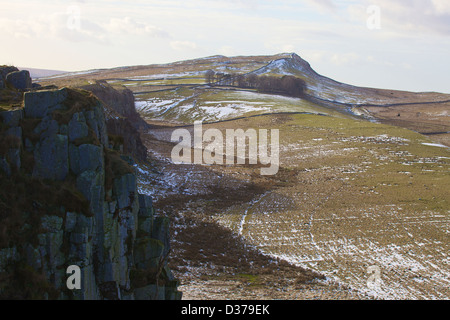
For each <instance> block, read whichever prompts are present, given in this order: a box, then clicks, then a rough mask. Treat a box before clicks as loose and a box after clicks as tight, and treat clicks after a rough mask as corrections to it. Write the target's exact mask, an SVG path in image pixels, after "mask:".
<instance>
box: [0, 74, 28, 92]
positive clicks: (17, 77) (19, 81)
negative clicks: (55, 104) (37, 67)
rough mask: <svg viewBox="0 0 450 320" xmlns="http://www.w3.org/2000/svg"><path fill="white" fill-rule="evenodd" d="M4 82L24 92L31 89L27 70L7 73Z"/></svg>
mask: <svg viewBox="0 0 450 320" xmlns="http://www.w3.org/2000/svg"><path fill="white" fill-rule="evenodd" d="M5 80H6V83H7V84H9V85H10V86H12V87H14V88H16V89H18V90H26V89H31V88H32V87H33V84H32V81H31V77H30V72H29V71H27V70H21V71H14V72H11V73H8V74H7V75H6V79H5Z"/></svg>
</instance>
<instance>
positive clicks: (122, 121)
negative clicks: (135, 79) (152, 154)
mask: <svg viewBox="0 0 450 320" xmlns="http://www.w3.org/2000/svg"><path fill="white" fill-rule="evenodd" d="M81 88H82V89H84V90H87V91H90V92H92V93H93V94H94V95H95V96H97V97H98V98H99V99H100V100H101V101H103V103H104V106H105V109H106V110H105V114H106V124H107V128H108V133H109V135H110V136H111V137H112V138H113V139H112V140H113V141H112V142H113V145H114V147H116V148H118V149H120V147H121V148H122V151H123V152H124V153H125V154H129V155H131V156H133V158H135V159H136V160H138V161H145V160H146V158H147V149H146V147H145V146H144V144H143V143H142V141H141V137H140V134H139V130H142V129H145V128H148V124H147V123H146V122H145V121H144V120H143V119H142V118H141V117H140V115H139V114H138V113H137V111H136V108H135V104H134V95H133V92H132V91H131V90H129V89H128V88H126V87H124V86H114V87H113V86H111V85H110V84H108V83H107V82H106V81H96V82H95V83H93V84H90V85H84V86H82V87H81ZM117 138H119V139H117Z"/></svg>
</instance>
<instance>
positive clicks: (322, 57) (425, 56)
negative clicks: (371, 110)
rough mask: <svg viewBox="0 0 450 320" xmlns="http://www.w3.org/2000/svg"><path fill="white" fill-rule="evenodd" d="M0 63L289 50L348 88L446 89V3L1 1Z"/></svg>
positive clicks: (143, 60)
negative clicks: (356, 86) (353, 86)
mask: <svg viewBox="0 0 450 320" xmlns="http://www.w3.org/2000/svg"><path fill="white" fill-rule="evenodd" d="M0 8H1V11H0V30H2V32H1V33H0V43H1V44H2V45H1V48H0V64H13V65H16V66H19V67H30V68H45V69H56V70H66V71H78V70H87V69H95V68H109V67H118V66H129V65H147V64H154V63H167V62H173V61H179V60H185V59H191V58H200V57H206V56H211V55H216V54H222V55H227V56H235V55H267V54H276V53H281V52H295V53H297V54H298V55H300V56H301V57H302V58H304V59H305V60H307V61H308V62H309V63H310V64H311V66H312V67H313V68H314V69H315V70H316V71H317V72H319V73H320V74H322V75H325V76H328V77H331V78H333V79H335V80H338V81H342V82H346V83H349V84H354V85H360V86H368V87H378V88H391V89H405V90H411V91H440V92H446V93H450V63H449V61H448V59H449V57H450V0H361V1H355V0H303V1H301V0H300V1H295V0H277V1H275V0H261V1H257V0H185V1H175V0H137V1H114V0H84V1H81V0H80V1H68V0H42V1H38V0H16V1H11V0H0Z"/></svg>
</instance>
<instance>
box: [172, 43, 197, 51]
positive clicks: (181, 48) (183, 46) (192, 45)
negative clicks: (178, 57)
mask: <svg viewBox="0 0 450 320" xmlns="http://www.w3.org/2000/svg"><path fill="white" fill-rule="evenodd" d="M170 46H171V47H172V49H174V50H178V51H185V50H193V49H197V44H196V43H195V42H191V41H171V42H170Z"/></svg>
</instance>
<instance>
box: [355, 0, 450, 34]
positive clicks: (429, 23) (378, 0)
mask: <svg viewBox="0 0 450 320" xmlns="http://www.w3.org/2000/svg"><path fill="white" fill-rule="evenodd" d="M370 5H376V6H378V7H379V8H380V13H381V22H382V25H381V27H382V28H381V31H382V32H390V33H393V32H395V33H396V34H397V35H403V36H415V35H417V34H418V33H420V34H430V33H432V34H434V35H441V36H442V35H444V36H449V35H450V1H448V0H364V1H361V2H359V3H358V4H352V5H350V6H349V7H348V12H349V14H350V17H351V18H352V19H353V20H354V21H360V22H361V23H363V22H364V21H366V20H367V18H368V15H367V12H366V9H367V7H368V6H370Z"/></svg>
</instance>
